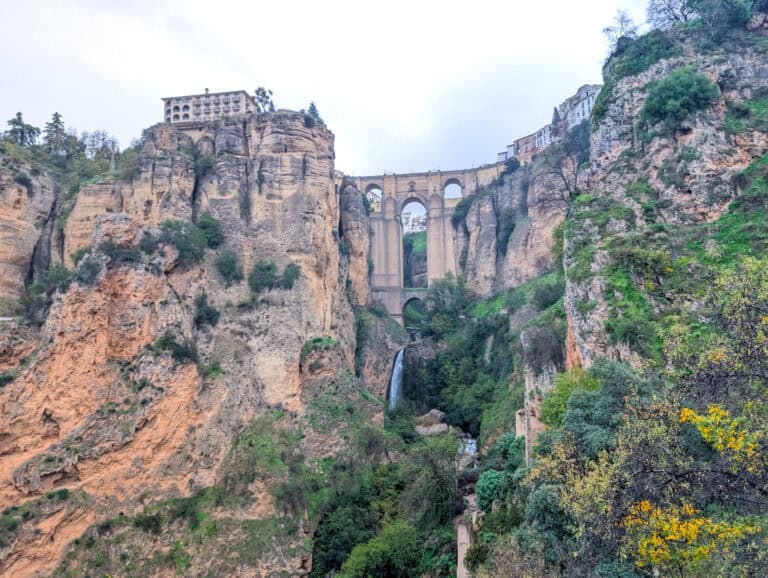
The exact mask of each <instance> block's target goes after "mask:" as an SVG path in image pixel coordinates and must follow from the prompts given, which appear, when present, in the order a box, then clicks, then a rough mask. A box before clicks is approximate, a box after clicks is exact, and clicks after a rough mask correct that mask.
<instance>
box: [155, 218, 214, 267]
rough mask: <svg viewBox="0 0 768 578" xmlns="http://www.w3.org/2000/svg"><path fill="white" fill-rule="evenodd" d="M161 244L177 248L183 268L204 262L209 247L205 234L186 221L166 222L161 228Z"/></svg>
mask: <svg viewBox="0 0 768 578" xmlns="http://www.w3.org/2000/svg"><path fill="white" fill-rule="evenodd" d="M160 242H161V243H166V244H168V245H173V246H174V247H176V250H177V251H178V252H179V264H181V265H182V266H185V265H191V264H192V263H196V262H198V261H200V260H202V258H203V257H204V256H205V248H206V247H207V246H208V238H207V237H206V236H205V233H203V231H202V230H201V229H200V228H199V227H197V226H196V225H194V224H193V223H188V222H186V221H165V222H164V223H163V224H162V225H161V227H160Z"/></svg>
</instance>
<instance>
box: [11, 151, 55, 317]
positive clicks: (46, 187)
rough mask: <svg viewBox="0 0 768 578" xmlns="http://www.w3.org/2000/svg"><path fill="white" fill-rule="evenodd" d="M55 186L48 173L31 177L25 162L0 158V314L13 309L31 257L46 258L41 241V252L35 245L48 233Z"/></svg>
mask: <svg viewBox="0 0 768 578" xmlns="http://www.w3.org/2000/svg"><path fill="white" fill-rule="evenodd" d="M25 177H26V179H28V180H27V182H26V183H25ZM56 188H57V185H56V183H55V182H54V180H53V179H52V178H51V177H50V176H49V175H48V174H46V173H42V174H38V175H36V176H33V175H32V171H31V168H30V166H29V165H28V164H27V163H25V162H22V161H16V162H14V161H10V160H9V159H5V158H3V157H0V316H1V315H6V314H8V313H11V312H12V311H14V310H15V309H16V307H17V303H18V300H19V298H20V297H21V295H22V293H23V291H24V281H25V279H26V278H27V276H28V275H29V274H30V273H32V272H33V258H35V257H36V258H37V259H38V260H41V261H45V257H47V254H44V253H46V247H45V246H44V243H43V244H41V248H40V253H41V254H40V255H37V256H36V255H35V248H36V247H37V246H38V242H39V241H40V239H41V238H43V237H45V236H46V235H47V234H49V233H50V216H51V212H52V210H53V209H54V204H55V202H56V195H57V190H56ZM47 265H48V263H47V262H44V263H43V267H42V268H43V269H45V268H46V267H47Z"/></svg>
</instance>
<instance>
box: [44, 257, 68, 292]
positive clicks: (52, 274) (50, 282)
mask: <svg viewBox="0 0 768 578" xmlns="http://www.w3.org/2000/svg"><path fill="white" fill-rule="evenodd" d="M71 280H72V273H70V271H69V269H67V268H66V267H65V266H64V265H62V264H60V263H57V264H56V265H53V266H52V267H51V268H50V269H48V271H46V273H45V276H44V277H43V281H42V285H43V290H44V291H45V292H47V293H50V292H52V291H53V290H54V289H58V290H59V291H61V292H66V290H67V289H68V288H69V283H70V281H71Z"/></svg>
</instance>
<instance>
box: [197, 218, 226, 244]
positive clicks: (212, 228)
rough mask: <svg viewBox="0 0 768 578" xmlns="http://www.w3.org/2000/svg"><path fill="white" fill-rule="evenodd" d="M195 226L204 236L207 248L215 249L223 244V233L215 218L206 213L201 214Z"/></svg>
mask: <svg viewBox="0 0 768 578" xmlns="http://www.w3.org/2000/svg"><path fill="white" fill-rule="evenodd" d="M197 226H198V227H199V228H200V230H201V231H202V232H203V235H205V238H206V240H207V242H208V246H209V247H210V248H211V249H215V248H216V247H218V246H219V245H221V244H222V243H223V242H224V231H222V230H221V225H220V224H219V221H218V220H216V218H215V217H214V216H213V215H211V214H210V213H208V212H205V213H203V214H202V215H200V217H199V218H198V219H197Z"/></svg>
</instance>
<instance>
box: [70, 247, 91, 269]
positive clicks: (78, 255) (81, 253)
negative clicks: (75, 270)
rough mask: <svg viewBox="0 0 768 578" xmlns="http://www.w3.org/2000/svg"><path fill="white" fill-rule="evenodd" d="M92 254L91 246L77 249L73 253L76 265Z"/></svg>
mask: <svg viewBox="0 0 768 578" xmlns="http://www.w3.org/2000/svg"><path fill="white" fill-rule="evenodd" d="M90 254H91V248H90V247H81V248H79V249H78V250H77V251H75V252H74V253H72V261H73V262H74V263H75V265H78V264H79V263H80V261H82V260H83V257H85V256H86V255H90Z"/></svg>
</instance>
